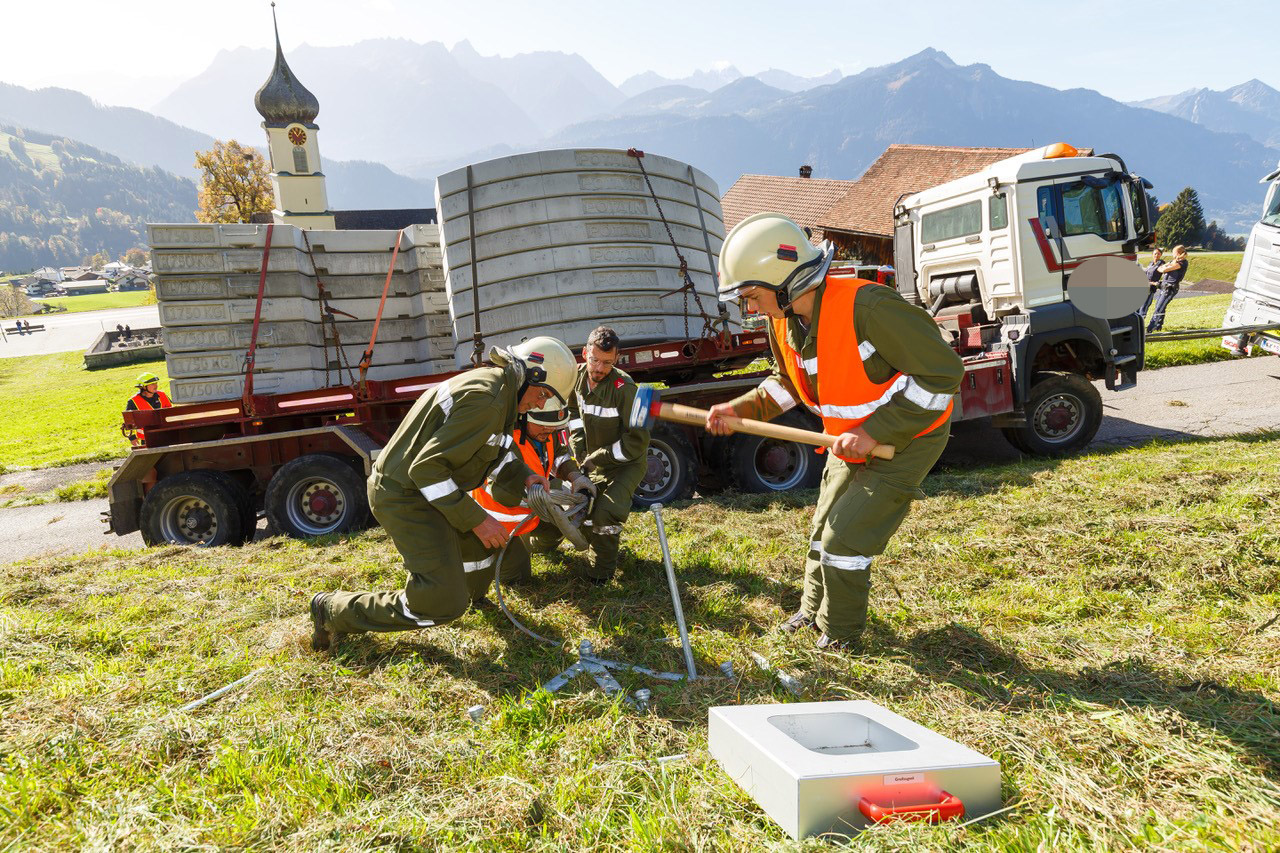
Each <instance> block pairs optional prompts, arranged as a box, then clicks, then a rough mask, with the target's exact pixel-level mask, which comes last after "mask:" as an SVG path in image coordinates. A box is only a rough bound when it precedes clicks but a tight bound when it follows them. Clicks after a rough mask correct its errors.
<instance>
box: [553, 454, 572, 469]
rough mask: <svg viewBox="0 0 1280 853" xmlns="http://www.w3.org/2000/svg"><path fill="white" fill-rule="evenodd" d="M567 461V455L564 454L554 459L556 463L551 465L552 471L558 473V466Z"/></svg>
mask: <svg viewBox="0 0 1280 853" xmlns="http://www.w3.org/2000/svg"><path fill="white" fill-rule="evenodd" d="M568 461H569V454H568V453H565V454H562V455H560V456H557V457H556V461H555V462H552V463H551V470H552V471H559V470H560V466H561V465H563V464H564V463H566V462H568Z"/></svg>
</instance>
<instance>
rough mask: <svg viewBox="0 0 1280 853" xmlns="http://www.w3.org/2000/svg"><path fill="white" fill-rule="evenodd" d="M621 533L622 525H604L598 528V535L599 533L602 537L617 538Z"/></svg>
mask: <svg viewBox="0 0 1280 853" xmlns="http://www.w3.org/2000/svg"><path fill="white" fill-rule="evenodd" d="M621 532H622V525H621V524H602V525H600V526H599V527H597V528H596V533H599V534H600V535H601V536H617V535H618V534H620V533H621Z"/></svg>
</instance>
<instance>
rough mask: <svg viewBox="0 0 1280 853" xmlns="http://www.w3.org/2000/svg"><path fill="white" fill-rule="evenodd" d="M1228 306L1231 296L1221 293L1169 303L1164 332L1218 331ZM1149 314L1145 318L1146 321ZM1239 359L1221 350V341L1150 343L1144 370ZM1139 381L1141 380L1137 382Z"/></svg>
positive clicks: (1215, 338) (1189, 297) (1199, 340)
mask: <svg viewBox="0 0 1280 853" xmlns="http://www.w3.org/2000/svg"><path fill="white" fill-rule="evenodd" d="M1230 304H1231V294H1230V293H1222V294H1215V295H1213V296H1188V297H1187V298H1185V299H1175V300H1173V302H1170V303H1169V310H1168V311H1166V312H1165V315H1164V330H1165V331H1166V332H1175V331H1179V330H1181V329H1220V328H1222V318H1223V315H1225V314H1226V312H1227V306H1229V305H1230ZM1150 316H1151V313H1150V311H1148V312H1147V317H1148V318H1150ZM1232 358H1239V356H1235V355H1232V354H1231V353H1230V352H1229V351H1228V350H1225V349H1223V347H1222V338H1221V336H1219V337H1213V338H1200V339H1198V340H1194V341H1150V342H1148V343H1147V361H1146V367H1147V369H1148V370H1154V369H1156V368H1158V367H1173V366H1175V365H1179V364H1203V363H1205V362H1210V361H1227V360H1229V359H1232ZM1138 381H1139V382H1141V381H1142V379H1141V377H1139V379H1138Z"/></svg>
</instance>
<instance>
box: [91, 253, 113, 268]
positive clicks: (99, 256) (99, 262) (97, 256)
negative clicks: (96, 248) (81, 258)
mask: <svg viewBox="0 0 1280 853" xmlns="http://www.w3.org/2000/svg"><path fill="white" fill-rule="evenodd" d="M109 263H111V256H110V255H108V254H107V253H106V252H94V253H93V257H91V258H89V263H88V264H86V266H88V267H90V268H91V269H95V270H100V269H102V268H103V267H105V266H106V265H107V264H109Z"/></svg>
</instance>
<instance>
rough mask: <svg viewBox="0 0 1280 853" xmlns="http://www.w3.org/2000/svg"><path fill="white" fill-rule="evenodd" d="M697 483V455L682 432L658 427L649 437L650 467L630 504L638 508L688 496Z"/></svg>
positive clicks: (666, 502)
mask: <svg viewBox="0 0 1280 853" xmlns="http://www.w3.org/2000/svg"><path fill="white" fill-rule="evenodd" d="M697 485H698V456H697V454H696V453H695V452H694V450H693V445H692V444H691V443H690V442H689V439H688V438H686V437H685V435H684V433H683V432H680V431H678V430H674V429H669V428H667V427H658V428H656V429H655V430H654V431H653V434H652V435H651V436H650V438H649V467H648V470H647V471H646V472H645V475H644V479H643V480H641V481H640V486H639V488H637V489H636V493H635V496H634V497H633V498H632V499H631V504H632V506H634V507H637V508H638V509H644V508H646V507H650V506H653V505H654V504H656V503H662V504H668V503H671V502H672V501H678V500H681V499H682V498H687V497H689V495H691V494H693V490H694V488H695V487H697Z"/></svg>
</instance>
